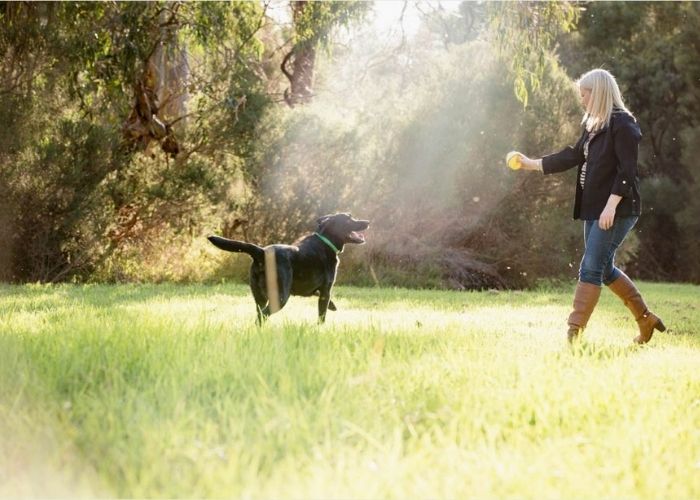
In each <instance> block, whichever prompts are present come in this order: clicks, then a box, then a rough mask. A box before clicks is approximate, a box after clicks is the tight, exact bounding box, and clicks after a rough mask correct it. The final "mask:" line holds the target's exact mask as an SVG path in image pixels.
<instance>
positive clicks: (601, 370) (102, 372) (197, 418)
mask: <svg viewBox="0 0 700 500" xmlns="http://www.w3.org/2000/svg"><path fill="white" fill-rule="evenodd" d="M642 288H643V291H644V292H645V296H646V298H647V299H648V301H649V303H650V304H652V305H653V307H654V309H655V311H656V312H658V313H659V315H660V316H661V317H663V318H664V320H665V321H666V323H667V325H668V326H669V327H670V330H671V332H670V334H655V336H654V338H653V340H652V343H651V344H650V345H649V346H645V347H638V346H634V345H632V344H631V339H632V338H633V337H634V335H635V323H634V321H633V319H632V318H631V317H629V314H628V312H627V311H626V310H625V309H624V308H623V306H622V305H621V304H620V303H619V302H617V300H616V299H615V298H614V297H612V296H611V294H609V293H607V292H604V294H603V297H602V299H601V302H600V305H599V307H598V309H597V310H596V312H595V314H594V316H593V318H592V320H591V323H590V327H589V328H588V330H587V331H586V332H585V339H586V340H585V342H584V344H583V345H582V346H581V348H579V349H576V350H573V351H572V350H571V349H569V348H568V346H567V345H566V342H565V330H566V326H565V319H566V315H567V314H568V312H569V305H570V301H571V291H570V290H541V291H532V292H478V293H476V292H469V293H464V292H462V293H456V292H438V291H409V290H398V289H359V288H345V287H340V288H338V289H337V290H336V291H335V297H334V301H335V302H336V304H337V305H338V308H339V311H338V312H335V313H332V312H329V315H328V321H327V323H326V324H325V325H318V324H317V323H316V300H315V299H304V298H297V297H293V298H292V299H291V300H290V303H289V304H288V305H287V307H285V309H284V310H283V311H281V312H280V313H279V314H277V315H274V316H273V317H272V318H271V320H270V321H269V322H268V324H267V325H265V326H264V327H263V328H261V329H258V328H256V327H255V324H254V321H255V309H254V303H253V300H252V298H251V297H250V294H249V291H248V290H247V287H243V286H236V285H218V286H167V285H160V286H55V287H50V286H23V287H13V286H5V287H0V496H24V495H34V496H57V495H58V496H73V495H84V496H117V497H212V496H217V497H220V496H234V497H253V498H272V497H275V498H309V497H313V498H320V497H323V498H349V497H351V498H355V497H363V498H368V497H371V498H406V497H413V498H415V497H450V498H452V497H455V496H465V495H468V496H476V497H494V496H497V497H502V496H518V497H531V498H533V497H537V498H539V497H543V496H544V497H552V496H555V497H581V496H582V495H583V496H587V497H589V496H590V497H594V496H595V497H598V496H600V497H647V498H649V497H674V498H694V497H698V496H699V495H700V431H699V430H698V429H700V396H699V395H700V372H699V371H698V366H700V340H699V339H700V337H699V336H698V330H700V328H699V327H700V309H698V306H697V296H698V288H697V287H694V286H689V285H686V286H682V285H654V284H643V285H642Z"/></svg>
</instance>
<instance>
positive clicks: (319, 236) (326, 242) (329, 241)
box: [314, 233, 340, 255]
mask: <svg viewBox="0 0 700 500" xmlns="http://www.w3.org/2000/svg"><path fill="white" fill-rule="evenodd" d="M314 234H315V235H316V236H318V239H319V240H321V241H322V242H324V243H325V244H326V245H328V246H329V247H331V250H333V251H334V252H335V253H336V255H337V254H339V253H340V250H338V249H337V248H336V247H335V245H334V244H333V243H331V240H329V239H328V238H326V237H325V236H323V235H322V234H318V233H314Z"/></svg>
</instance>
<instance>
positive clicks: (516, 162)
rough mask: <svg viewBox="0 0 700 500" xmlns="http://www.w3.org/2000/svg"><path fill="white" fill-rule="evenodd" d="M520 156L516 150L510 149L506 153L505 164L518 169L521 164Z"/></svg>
mask: <svg viewBox="0 0 700 500" xmlns="http://www.w3.org/2000/svg"><path fill="white" fill-rule="evenodd" d="M521 156H522V155H521V154H520V153H518V152H517V151H511V152H510V153H508V154H507V155H506V164H507V165H508V166H509V167H510V168H512V169H513V170H518V169H519V168H521V167H522V166H523V164H522V159H521Z"/></svg>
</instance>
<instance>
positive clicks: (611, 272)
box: [520, 69, 666, 344]
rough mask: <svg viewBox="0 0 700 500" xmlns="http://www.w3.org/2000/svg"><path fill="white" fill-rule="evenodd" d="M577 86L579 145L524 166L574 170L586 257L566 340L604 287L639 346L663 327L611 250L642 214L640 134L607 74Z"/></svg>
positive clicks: (571, 338) (599, 72)
mask: <svg viewBox="0 0 700 500" xmlns="http://www.w3.org/2000/svg"><path fill="white" fill-rule="evenodd" d="M577 85H578V90H579V93H580V95H581V104H582V105H583V108H584V110H585V113H584V115H583V120H582V122H581V123H582V125H583V131H582V134H581V137H580V138H579V140H578V142H577V143H576V145H575V146H573V147H571V146H570V147H567V148H565V149H564V150H562V151H560V152H558V153H555V154H552V155H549V156H545V157H543V158H541V159H531V158H528V157H526V156H524V155H522V154H520V156H521V158H520V159H521V164H522V168H523V169H525V170H539V171H541V172H543V173H544V174H553V173H556V172H563V171H564V170H568V169H570V168H573V167H578V176H577V182H576V199H575V203H574V219H581V220H583V223H584V231H583V237H584V242H585V251H584V254H583V259H581V266H580V268H579V281H578V284H577V286H576V292H575V295H574V306H573V311H572V313H571V314H570V315H569V320H568V324H569V330H568V334H567V336H568V339H569V342H573V341H574V340H576V339H577V338H578V337H579V335H580V334H581V332H582V331H583V329H584V328H585V327H586V323H587V322H588V319H589V318H590V317H591V314H592V313H593V309H594V308H595V306H596V304H597V303H598V298H599V297H600V291H601V288H602V285H603V284H605V285H607V286H608V288H609V289H610V290H612V291H613V292H614V293H615V294H616V295H618V296H619V297H620V298H621V299H622V301H623V302H624V304H625V305H626V306H627V307H628V308H629V309H630V311H632V314H633V315H634V318H635V319H636V320H637V324H638V325H639V335H638V336H637V337H636V338H635V339H634V341H635V342H636V343H638V344H644V343H646V342H649V340H650V339H651V336H652V334H653V333H654V330H655V329H656V330H659V331H662V332H663V331H664V330H666V327H665V326H664V324H663V322H662V321H661V320H660V319H659V318H658V317H657V316H656V315H654V314H653V313H652V312H650V311H649V309H648V308H647V305H646V303H645V302H644V299H643V298H642V296H641V295H640V293H639V290H637V287H635V285H634V283H632V281H631V280H630V279H629V277H627V275H626V274H625V273H623V272H622V271H621V270H620V269H618V268H617V267H615V251H616V250H617V248H618V247H619V246H620V244H621V243H622V241H623V240H624V239H625V236H627V233H628V232H629V231H630V230H631V229H632V227H633V226H634V224H635V223H636V222H637V219H638V218H639V214H640V212H641V200H640V197H639V183H638V179H637V152H638V147H639V140H640V138H641V135H642V134H641V132H640V130H639V125H638V124H637V121H636V120H635V118H634V116H632V113H630V112H629V110H628V109H627V108H626V107H625V104H624V102H623V101H622V95H621V94H620V89H619V88H618V86H617V82H616V81H615V77H614V76H613V75H611V74H610V73H609V72H608V71H605V70H604V69H594V70H592V71H589V72H588V73H586V74H584V75H583V76H582V77H581V78H580V79H579V80H578V82H577Z"/></svg>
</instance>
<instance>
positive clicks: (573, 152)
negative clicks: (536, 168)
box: [542, 131, 586, 175]
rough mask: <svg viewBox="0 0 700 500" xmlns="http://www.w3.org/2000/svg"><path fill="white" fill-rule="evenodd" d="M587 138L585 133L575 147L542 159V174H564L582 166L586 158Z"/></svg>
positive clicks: (568, 147) (566, 148)
mask: <svg viewBox="0 0 700 500" xmlns="http://www.w3.org/2000/svg"><path fill="white" fill-rule="evenodd" d="M585 137H586V134H585V131H584V133H583V134H581V138H580V139H579V140H578V142H577V143H576V144H575V145H574V146H567V147H565V148H564V149H562V150H561V151H559V152H558V153H554V154H551V155H547V156H543V157H542V172H543V173H544V174H545V175H546V174H555V173H557V172H563V171H565V170H569V169H570V168H573V167H578V166H579V165H581V164H582V163H583V162H584V160H585V158H584V156H583V141H584V139H585Z"/></svg>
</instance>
